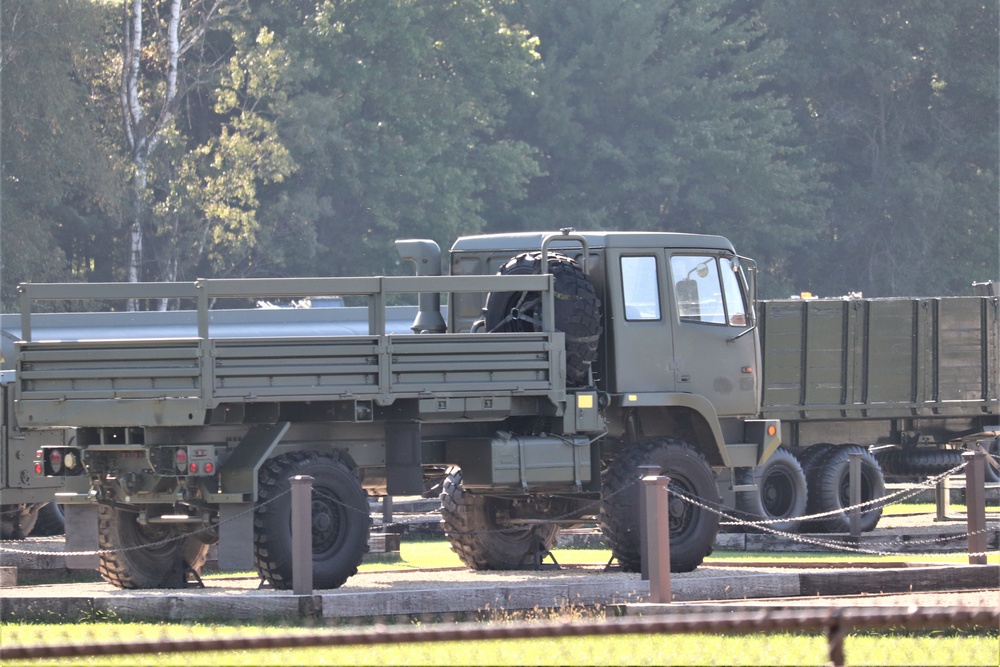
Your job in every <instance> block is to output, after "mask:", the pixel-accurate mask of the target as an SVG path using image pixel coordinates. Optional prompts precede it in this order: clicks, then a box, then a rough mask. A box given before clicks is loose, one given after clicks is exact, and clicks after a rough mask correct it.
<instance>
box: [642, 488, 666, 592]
mask: <svg viewBox="0 0 1000 667" xmlns="http://www.w3.org/2000/svg"><path fill="white" fill-rule="evenodd" d="M669 484H670V478H669V477H657V476H653V475H649V476H646V477H643V478H642V485H643V486H642V491H643V503H642V504H643V505H644V506H645V509H646V512H645V514H646V529H645V531H644V532H645V533H646V536H647V537H646V542H647V545H646V546H647V551H646V552H645V557H644V559H643V560H644V561H645V562H646V563H648V569H649V601H650V602H652V603H654V604H666V603H669V602H670V598H671V595H670V507H669V502H670V500H669V492H668V491H667V486H668V485H669Z"/></svg>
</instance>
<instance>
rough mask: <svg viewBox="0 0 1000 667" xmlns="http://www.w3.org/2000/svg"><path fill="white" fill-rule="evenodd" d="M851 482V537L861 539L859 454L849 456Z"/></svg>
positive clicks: (854, 453)
mask: <svg viewBox="0 0 1000 667" xmlns="http://www.w3.org/2000/svg"><path fill="white" fill-rule="evenodd" d="M848 457H849V464H848V465H849V466H850V472H849V474H850V482H851V537H861V508H860V507H858V505H860V504H861V454H859V453H858V452H851V453H850V454H849V455H848Z"/></svg>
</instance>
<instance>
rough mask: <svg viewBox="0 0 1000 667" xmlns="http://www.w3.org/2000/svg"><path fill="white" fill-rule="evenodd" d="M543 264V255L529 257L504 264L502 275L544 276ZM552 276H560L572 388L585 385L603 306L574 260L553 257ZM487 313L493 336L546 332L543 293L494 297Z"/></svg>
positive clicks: (561, 326)
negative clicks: (543, 329) (498, 334)
mask: <svg viewBox="0 0 1000 667" xmlns="http://www.w3.org/2000/svg"><path fill="white" fill-rule="evenodd" d="M541 264H542V255H541V253H538V252H531V253H523V254H521V255H517V256H516V257H513V258H511V259H510V260H509V261H508V262H507V263H506V264H504V265H503V266H502V267H501V268H500V271H499V274H500V275H530V274H541V273H543V271H542V266H541ZM548 273H551V274H552V275H553V276H554V277H555V286H554V290H555V327H556V330H557V331H561V332H563V333H564V334H565V335H566V384H567V385H569V386H571V387H580V386H585V385H586V384H587V383H588V381H589V378H590V367H591V365H592V364H593V363H594V360H595V359H597V345H598V342H599V341H600V338H601V301H600V299H598V298H597V292H596V291H595V290H594V286H593V284H591V282H590V280H588V279H587V276H586V274H584V272H583V270H582V269H581V268H580V266H579V265H578V264H577V263H576V262H575V261H573V260H572V259H570V258H569V257H566V256H564V255H557V254H549V256H548ZM483 310H484V319H485V323H486V331H488V332H494V333H495V332H531V331H541V330H542V296H541V293H540V292H490V293H489V294H488V295H487V296H486V306H485V308H484V309H483Z"/></svg>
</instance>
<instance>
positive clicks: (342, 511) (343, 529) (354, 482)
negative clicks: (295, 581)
mask: <svg viewBox="0 0 1000 667" xmlns="http://www.w3.org/2000/svg"><path fill="white" fill-rule="evenodd" d="M296 475H309V476H311V477H312V478H313V483H312V553H313V585H314V587H315V588H317V589H320V590H322V589H329V588H338V587H340V586H341V585H343V583H344V582H345V581H347V579H348V578H349V577H351V576H353V575H354V574H356V573H357V571H358V565H360V564H361V560H362V558H364V555H365V553H367V552H368V533H369V529H370V525H371V518H370V516H369V510H368V494H367V493H366V492H365V490H364V489H363V488H362V487H361V482H360V481H359V480H358V477H357V475H356V474H355V471H354V470H353V469H352V468H351V467H350V466H349V465H348V464H347V463H346V462H345V461H344V460H343V459H342V458H341V457H340V456H339V455H337V454H336V453H323V454H320V453H318V452H291V453H288V454H283V455H281V456H276V457H274V458H273V459H269V460H267V461H266V462H265V463H264V465H262V466H261V468H260V473H259V475H258V487H257V488H258V494H257V495H258V505H257V508H256V509H255V510H254V518H253V527H254V557H255V561H256V564H257V571H258V572H259V573H260V576H261V578H263V579H264V580H265V581H267V582H268V583H270V584H271V585H272V586H274V587H275V588H280V589H290V588H292V574H293V573H292V550H293V548H294V544H293V542H292V521H291V517H292V498H291V493H290V492H289V490H290V488H291V478H292V477H295V476H296Z"/></svg>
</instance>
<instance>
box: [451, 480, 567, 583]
mask: <svg viewBox="0 0 1000 667" xmlns="http://www.w3.org/2000/svg"><path fill="white" fill-rule="evenodd" d="M487 507H488V503H487V502H486V499H485V498H483V497H482V496H477V495H475V494H472V493H467V492H466V491H465V489H464V488H463V487H462V471H461V470H460V469H459V468H457V467H452V468H449V469H448V472H447V475H446V476H445V478H444V482H443V484H442V491H441V524H442V526H443V528H444V534H445V537H446V538H447V539H448V541H449V543H450V544H451V549H452V551H454V552H455V554H456V555H458V558H459V560H461V561H462V563H464V564H465V565H466V567H469V568H471V569H473V570H511V569H517V568H519V567H521V566H522V565H524V562H525V559H526V557H527V556H528V555H529V554H530V552H531V550H532V549H534V548H536V547H538V546H539V545H540V546H542V547H543V548H545V549H549V548H551V547H552V546H553V545H555V542H556V536H557V535H558V533H559V527H558V526H557V525H556V524H543V525H538V526H536V527H535V529H534V530H533V531H524V532H521V531H518V532H517V533H501V532H498V531H499V530H501V529H502V528H503V527H502V526H499V525H497V522H496V521H495V517H493V516H489V511H488V509H487Z"/></svg>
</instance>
